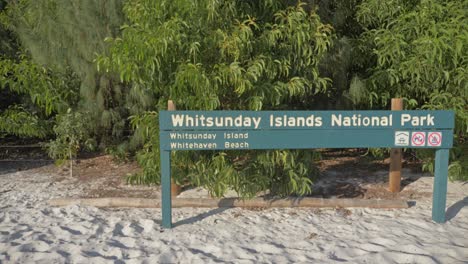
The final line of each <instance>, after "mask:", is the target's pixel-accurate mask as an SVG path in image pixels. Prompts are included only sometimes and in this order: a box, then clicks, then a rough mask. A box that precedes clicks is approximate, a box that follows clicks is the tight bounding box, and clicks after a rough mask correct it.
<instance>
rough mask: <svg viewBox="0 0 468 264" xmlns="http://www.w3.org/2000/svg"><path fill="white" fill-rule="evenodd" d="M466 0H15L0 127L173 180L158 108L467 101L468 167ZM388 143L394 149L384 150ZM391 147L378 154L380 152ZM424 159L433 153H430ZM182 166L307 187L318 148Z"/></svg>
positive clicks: (186, 159)
mask: <svg viewBox="0 0 468 264" xmlns="http://www.w3.org/2000/svg"><path fill="white" fill-rule="evenodd" d="M467 9H468V2H467V1H466V0H440V1H435V0H417V1H404V0H391V1H386V2H382V1H377V0H346V1H338V0H308V1H291V0H282V1H274V0H265V1H239V0H226V1H218V0H174V1H169V0H125V1H124V0H112V1H109V0H98V1H95V0H85V1H81V0H67V1H51V0H35V1H33V0H20V1H13V0H11V1H5V0H0V22H1V23H0V37H1V38H0V95H1V96H2V100H1V102H0V134H1V135H3V136H5V135H15V136H17V137H36V138H41V139H42V140H50V142H49V144H48V145H47V146H48V151H49V154H50V155H51V156H52V157H54V158H55V159H67V158H68V157H69V154H70V153H72V156H73V155H78V154H79V151H80V149H81V148H84V147H86V148H88V149H96V147H97V149H100V150H101V151H106V152H109V153H113V154H114V155H116V156H118V157H122V158H128V157H135V158H136V159H137V161H138V162H139V164H140V165H141V167H142V169H143V172H142V173H141V174H138V175H133V176H131V177H129V181H130V182H132V183H147V184H150V183H158V182H159V164H158V160H159V153H158V151H159V145H158V144H159V142H158V140H159V139H158V137H157V134H158V131H157V129H158V124H157V116H158V111H159V110H161V109H165V108H166V103H167V100H169V99H171V100H174V101H175V103H176V105H177V107H178V108H179V109H190V110H223V109H229V110H278V109H289V110H295V109H387V107H388V103H389V101H390V99H391V98H392V97H403V98H405V102H406V108H408V109H453V110H455V112H456V131H455V132H456V136H455V148H454V149H453V150H452V155H451V159H452V165H451V167H450V175H451V176H452V179H463V178H464V179H467V177H468V155H467V154H466V153H468V143H467V132H468V108H467V106H466V105H467V100H468V85H467V76H468V75H467V60H468V55H467V53H466V49H467V48H466V44H467V43H468V39H467V38H468V29H467V27H468V26H467V25H468V18H467V16H466V14H465V13H466V11H465V10H467ZM383 151H385V150H379V152H383ZM373 153H377V152H373ZM415 153H416V156H417V157H419V158H421V159H423V160H424V168H425V169H428V170H430V169H431V168H432V163H431V160H432V159H431V155H432V152H427V151H420V150H418V151H416V152H415ZM174 155H175V156H174V160H175V162H173V170H174V171H175V174H176V180H177V181H178V182H180V183H190V184H193V185H198V186H205V187H207V188H208V189H209V190H210V192H211V193H212V194H214V195H218V196H222V195H223V193H224V192H225V191H226V190H227V189H229V188H232V189H234V190H236V191H237V192H238V193H239V194H240V195H242V196H252V195H255V194H256V193H257V192H260V191H267V190H269V191H271V193H273V194H280V195H286V194H301V195H302V194H306V193H309V192H310V191H311V188H310V186H311V183H312V180H313V177H314V175H316V174H317V169H316V167H315V166H314V163H313V162H311V161H313V160H316V159H317V158H319V155H318V153H317V152H314V151H312V150H310V151H283V150H278V151H244V152H237V151H226V152H203V153H201V152H193V153H188V152H180V153H179V152H177V153H175V154H174Z"/></svg>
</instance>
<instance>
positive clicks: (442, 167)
mask: <svg viewBox="0 0 468 264" xmlns="http://www.w3.org/2000/svg"><path fill="white" fill-rule="evenodd" d="M448 163H449V150H448V149H437V150H436V155H435V168H434V193H433V197H432V220H434V221H435V222H437V223H444V222H445V206H446V202H447V180H448Z"/></svg>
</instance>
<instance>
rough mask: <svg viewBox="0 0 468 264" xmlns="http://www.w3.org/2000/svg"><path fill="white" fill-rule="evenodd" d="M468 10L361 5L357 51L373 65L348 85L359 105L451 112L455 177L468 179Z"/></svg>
mask: <svg viewBox="0 0 468 264" xmlns="http://www.w3.org/2000/svg"><path fill="white" fill-rule="evenodd" d="M467 9H468V2H467V1H464V0H457V1H453V0H452V1H448V0H443V1H435V0H422V1H403V0H392V1H385V2H382V1H377V0H365V1H363V2H362V4H361V5H360V6H359V9H358V13H357V19H358V21H359V22H360V23H361V25H362V26H363V27H364V28H365V31H364V32H363V34H362V35H361V43H362V46H361V49H362V50H363V52H364V53H365V54H367V56H368V57H370V58H371V60H372V61H373V62H374V67H372V68H370V70H369V71H368V72H365V73H362V74H361V75H359V76H357V77H356V79H355V81H354V83H353V85H351V87H350V94H351V97H352V98H353V100H354V101H355V102H356V103H358V104H360V103H361V104H365V105H370V106H377V107H382V106H385V105H386V104H387V102H389V101H390V98H392V97H404V98H406V100H407V106H408V107H409V108H419V109H453V110H455V112H456V123H455V124H456V128H455V148H454V149H453V150H452V155H451V157H452V160H453V161H454V163H452V165H451V170H450V171H451V176H452V178H453V179H454V178H463V177H464V178H465V179H468V156H467V155H466V153H467V152H466V151H467V150H468V142H467V132H468V108H467V103H468V80H467V78H468V72H467V69H468V65H467V63H468V53H467V52H466V50H467V47H466V44H467V43H468V17H467V16H466V10H467ZM418 154H419V155H420V156H421V157H423V158H424V157H429V159H427V160H431V161H432V160H433V159H432V155H428V154H427V152H424V151H418ZM432 167H433V166H432V163H428V164H426V165H425V168H427V169H431V168H432ZM463 175H464V176H463Z"/></svg>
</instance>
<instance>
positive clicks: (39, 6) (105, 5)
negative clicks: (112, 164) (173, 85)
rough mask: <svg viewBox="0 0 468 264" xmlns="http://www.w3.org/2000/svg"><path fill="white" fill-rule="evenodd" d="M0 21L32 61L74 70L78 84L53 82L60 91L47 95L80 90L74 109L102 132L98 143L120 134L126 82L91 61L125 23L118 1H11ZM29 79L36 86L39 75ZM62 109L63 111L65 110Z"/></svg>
mask: <svg viewBox="0 0 468 264" xmlns="http://www.w3.org/2000/svg"><path fill="white" fill-rule="evenodd" d="M2 21H3V24H4V25H5V26H6V27H7V28H8V29H9V30H10V31H11V32H13V33H14V34H15V36H16V37H17V39H18V41H19V42H20V43H21V46H22V49H23V52H24V53H25V54H27V55H28V57H30V58H31V60H32V61H33V62H34V63H36V64H39V65H43V66H44V67H45V68H47V69H54V72H57V73H58V72H62V73H65V71H68V72H72V73H73V74H74V75H75V77H76V79H77V80H78V81H77V82H76V83H73V84H68V85H67V86H66V87H63V86H53V87H54V88H55V90H56V91H57V92H58V93H55V92H54V90H52V89H49V90H47V91H48V92H51V94H50V96H58V95H59V94H60V93H63V92H68V90H74V91H79V95H80V96H81V98H80V99H81V100H80V104H79V105H77V106H76V107H73V108H74V109H76V108H78V109H79V111H82V110H84V111H88V114H89V115H90V116H91V120H90V122H91V124H92V125H90V126H89V129H91V130H92V133H93V134H95V135H99V136H100V137H101V138H100V139H101V143H103V144H106V143H107V142H110V141H112V138H120V137H121V136H122V135H123V130H124V129H125V118H126V116H127V110H126V109H125V100H126V98H125V97H126V96H125V95H126V92H125V87H124V86H122V85H121V84H120V83H119V82H118V80H116V78H114V77H113V76H111V75H107V74H102V73H98V72H97V69H96V66H95V64H94V58H95V56H96V54H97V53H105V52H106V49H105V43H104V39H105V38H106V37H108V36H115V35H117V34H118V32H119V27H120V25H121V24H122V23H123V14H122V0H111V1H109V0H68V1H52V0H20V1H10V2H9V3H8V5H7V6H6V10H5V11H4V12H3V14H2ZM22 60H23V59H21V61H22ZM20 63H21V62H20ZM32 77H34V76H32ZM65 80H66V79H65ZM31 83H32V84H36V85H39V86H40V85H41V80H37V79H35V78H32V79H31ZM19 87H24V88H23V89H26V90H29V86H23V85H22V84H19ZM77 101H78V100H76V101H74V102H77ZM47 102H49V100H47ZM61 108H62V109H64V110H63V111H59V112H61V113H63V112H64V111H66V109H68V107H67V106H64V107H61ZM47 109H48V111H50V108H49V107H48V108H47Z"/></svg>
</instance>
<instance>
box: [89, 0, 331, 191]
mask: <svg viewBox="0 0 468 264" xmlns="http://www.w3.org/2000/svg"><path fill="white" fill-rule="evenodd" d="M124 12H125V14H126V17H127V19H128V21H129V24H128V25H125V26H124V27H123V30H122V36H121V37H118V38H109V39H108V42H109V44H110V52H109V55H105V54H104V55H102V56H100V57H99V58H98V65H99V67H100V69H101V71H105V72H116V73H118V74H119V76H120V79H121V80H122V81H123V82H126V83H131V84H132V90H142V89H143V90H147V98H145V100H148V102H152V105H151V110H154V111H152V112H145V113H144V114H138V115H134V116H133V117H132V124H133V125H134V127H135V128H136V132H135V134H136V135H140V137H139V138H140V139H141V140H142V141H143V142H144V143H145V147H144V149H143V150H142V151H141V152H140V153H139V155H138V157H139V158H138V160H139V161H140V164H141V165H142V166H143V168H144V172H143V174H142V175H139V176H137V177H136V178H133V179H132V180H134V181H136V182H146V183H150V182H158V181H159V178H158V177H159V176H158V175H159V169H158V168H159V165H158V163H157V162H156V161H157V160H159V158H158V157H159V154H158V151H159V150H158V149H159V146H158V136H157V134H158V133H157V123H156V120H157V110H159V109H164V107H165V105H166V102H167V100H168V99H172V100H175V102H176V104H177V106H178V107H179V108H180V109H191V110H195V109H204V110H214V109H251V110H260V109H284V108H286V107H287V108H289V109H290V108H291V105H292V104H294V108H297V109H301V108H305V107H307V106H308V105H311V104H313V103H314V98H316V95H317V94H320V93H325V92H326V91H327V88H328V86H329V82H330V80H329V79H327V78H324V77H321V76H320V73H319V68H318V66H319V63H320V61H321V59H322V58H323V56H324V54H325V53H326V51H327V50H328V49H329V47H330V45H331V43H332V39H333V30H332V27H331V26H329V25H327V24H323V23H321V22H320V18H319V16H318V15H317V14H316V13H315V11H314V9H313V8H311V6H309V5H307V4H305V3H303V2H298V3H297V4H295V5H292V4H291V3H290V2H289V1H263V2H255V1H252V2H251V1H233V0H231V1H222V2H220V1H213V0H200V1H191V0H176V1H164V0H163V1H145V0H132V1H128V2H126V4H125V6H124ZM139 100H143V98H141V99H139ZM137 138H138V137H137ZM206 153H207V152H204V154H203V153H183V152H180V153H177V154H176V159H175V160H176V161H175V162H174V163H173V164H175V166H174V170H175V171H176V173H175V175H176V177H177V175H187V174H188V175H189V179H191V182H194V183H196V184H198V185H204V186H206V187H208V189H209V190H210V191H211V192H212V193H213V194H215V195H218V196H219V195H222V194H223V193H224V191H225V190H226V189H227V188H228V187H231V188H234V189H235V190H236V191H238V192H239V193H240V194H241V195H243V196H248V195H254V194H255V193H256V192H258V191H261V190H266V189H268V188H269V189H270V190H277V191H278V193H280V194H289V193H299V194H304V193H307V192H310V183H311V181H310V179H309V176H310V174H311V172H312V170H313V167H311V165H310V164H311V163H310V160H311V155H310V152H305V151H273V152H258V151H251V152H248V154H247V155H246V156H244V157H242V156H241V155H245V152H243V154H241V153H240V152H235V151H233V152H222V153H208V154H206ZM197 161H199V162H197ZM269 164H271V165H269ZM177 172H179V173H177ZM179 180H182V179H179ZM279 186H283V187H281V188H280V187H279Z"/></svg>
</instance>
